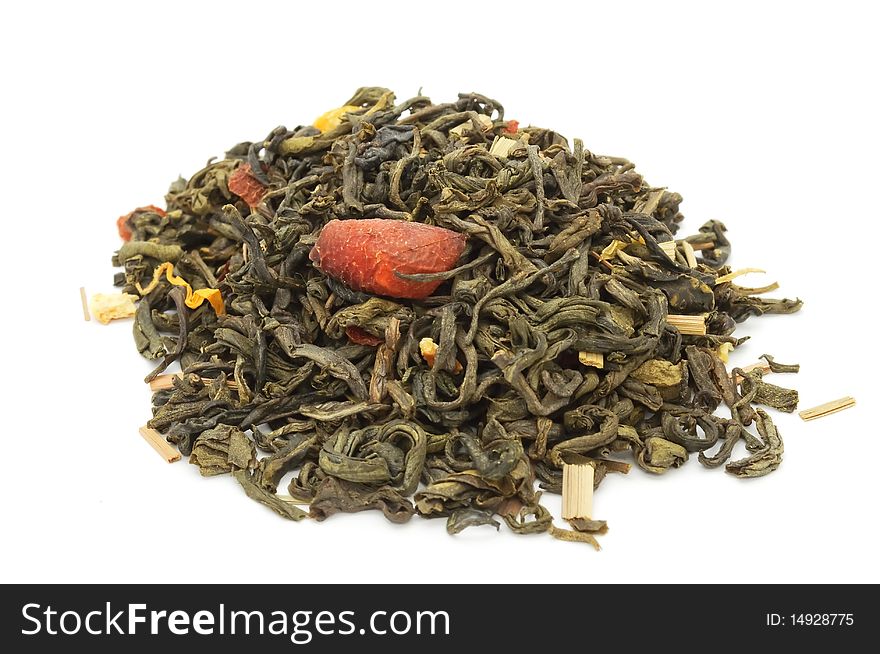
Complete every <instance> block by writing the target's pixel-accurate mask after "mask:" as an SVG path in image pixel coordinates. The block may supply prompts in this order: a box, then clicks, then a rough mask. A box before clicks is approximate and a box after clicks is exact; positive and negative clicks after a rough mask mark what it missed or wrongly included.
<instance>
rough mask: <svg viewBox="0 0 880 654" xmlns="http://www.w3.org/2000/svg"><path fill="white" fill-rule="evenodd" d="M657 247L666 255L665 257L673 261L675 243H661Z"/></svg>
mask: <svg viewBox="0 0 880 654" xmlns="http://www.w3.org/2000/svg"><path fill="white" fill-rule="evenodd" d="M657 245H659V246H660V249H661V250H663V251H664V252H665V253H666V256H667V257H669V258H670V259H672V260H673V261H675V241H663V242H662V243H658V244H657Z"/></svg>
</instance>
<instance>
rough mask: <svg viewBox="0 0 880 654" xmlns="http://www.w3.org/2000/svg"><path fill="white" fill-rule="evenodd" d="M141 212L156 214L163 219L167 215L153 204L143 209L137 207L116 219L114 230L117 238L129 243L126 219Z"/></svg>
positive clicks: (129, 234)
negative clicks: (117, 233) (116, 232)
mask: <svg viewBox="0 0 880 654" xmlns="http://www.w3.org/2000/svg"><path fill="white" fill-rule="evenodd" d="M142 211H149V212H150V213H157V214H159V215H160V216H162V217H163V218H164V217H165V216H166V215H167V214H166V213H165V210H164V209H160V208H159V207H157V206H156V205H154V204H148V205H147V206H145V207H138V208H137V209H135V210H134V211H129V212H128V213H127V214H125V215H124V216H119V218H117V219H116V229H117V231H118V232H119V236H120V237H121V238H122V240H123V241H130V240H131V228H130V227H129V226H128V219H129V218H131V217H132V216H133V215H135V214H136V213H140V212H142Z"/></svg>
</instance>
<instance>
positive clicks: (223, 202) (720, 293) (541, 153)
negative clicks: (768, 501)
mask: <svg viewBox="0 0 880 654" xmlns="http://www.w3.org/2000/svg"><path fill="white" fill-rule="evenodd" d="M681 199H682V198H681V196H680V195H678V194H677V193H672V192H669V191H667V190H665V189H662V188H655V187H652V186H650V185H649V184H648V183H647V182H646V181H645V180H644V179H643V178H642V176H641V175H640V174H639V173H637V172H636V171H635V170H634V167H633V165H632V164H631V163H629V162H628V161H626V160H625V159H620V158H616V157H604V156H597V155H594V154H593V153H591V152H589V151H588V150H585V149H584V147H583V144H582V143H581V142H580V141H578V140H575V141H574V146H573V148H570V147H569V144H568V142H567V141H566V139H564V138H563V137H561V136H560V135H559V134H556V133H555V132H553V131H550V130H547V129H542V128H537V127H526V128H521V127H519V126H518V124H517V122H516V121H508V120H505V118H504V109H503V108H502V106H501V105H500V104H499V103H498V102H496V101H495V100H492V99H489V98H486V97H483V96H481V95H477V94H462V95H460V96H459V98H458V99H457V100H456V101H454V102H451V103H447V104H432V103H431V101H430V100H429V99H428V98H426V97H416V98H413V99H411V100H407V101H406V102H403V103H401V104H395V100H394V96H393V94H392V93H391V92H389V91H387V90H386V89H380V88H363V89H360V90H359V91H358V92H357V93H356V94H355V96H354V97H353V98H351V99H350V100H349V101H348V102H347V103H346V104H345V105H344V106H343V107H340V108H339V109H337V110H333V111H330V112H328V113H327V114H325V115H323V116H321V117H320V118H319V119H318V120H317V121H316V123H315V124H314V125H312V126H308V127H300V128H298V129H296V130H293V131H290V130H287V129H286V128H284V127H279V128H276V129H275V130H273V131H272V132H271V133H270V134H269V135H268V136H267V137H266V139H265V140H263V141H259V142H255V143H249V142H246V143H241V144H239V145H237V146H235V147H234V148H232V149H231V150H230V151H229V152H227V153H226V158H225V159H223V160H222V161H217V162H214V163H210V164H209V165H208V166H207V167H206V168H204V169H203V170H201V171H199V172H197V173H196V174H195V175H193V176H192V177H191V178H190V179H189V180H188V181H186V180H183V179H181V180H178V181H177V182H175V183H174V184H173V185H172V187H171V189H170V191H169V193H168V195H167V196H166V202H167V208H166V209H165V210H162V209H159V208H157V207H152V206H150V207H142V208H140V209H137V210H135V211H133V212H132V213H130V214H128V215H126V216H123V217H122V218H120V220H119V223H118V226H119V230H120V235H121V236H122V237H123V239H125V240H126V243H125V244H124V245H123V246H122V247H121V248H120V250H119V251H118V252H117V253H116V255H115V257H114V264H116V265H119V266H123V267H124V274H120V275H118V276H117V285H119V286H122V287H123V290H124V292H126V293H130V294H133V295H136V296H137V297H138V298H140V299H139V301H138V305H137V311H136V315H135V323H134V335H135V341H136V343H137V347H138V350H139V351H140V352H141V354H143V355H144V356H145V357H147V358H149V359H156V360H159V361H160V363H159V366H158V367H157V368H156V370H155V371H154V372H153V373H152V374H151V375H149V377H148V378H147V381H151V380H153V379H154V378H156V377H157V376H158V375H159V374H160V373H162V372H163V371H164V370H165V369H166V368H167V366H169V365H170V364H171V363H172V362H174V361H179V362H180V365H181V368H182V370H183V374H182V375H181V376H179V377H175V378H174V381H173V385H172V386H171V387H170V388H166V389H164V390H160V391H158V392H156V393H155V394H154V396H153V405H154V408H153V414H154V415H153V418H152V420H151V421H150V422H149V426H150V427H152V428H154V429H156V430H158V431H159V432H162V433H163V434H165V436H166V438H167V440H168V441H169V442H170V443H173V444H175V445H176V446H177V447H178V448H179V450H180V452H181V453H182V454H184V455H187V456H189V459H190V462H192V463H194V464H196V465H198V466H199V468H200V470H201V472H202V474H204V475H216V474H222V473H231V474H232V475H233V476H234V477H235V478H236V479H237V480H238V482H239V483H240V484H241V485H242V486H243V487H244V490H245V491H246V492H247V494H248V495H249V496H250V497H252V498H254V499H256V500H258V501H259V502H262V503H263V504H266V505H267V506H269V507H270V508H272V509H274V510H275V511H277V512H278V513H279V514H281V515H282V516H284V517H287V518H290V519H293V520H299V519H301V518H304V517H307V516H310V517H313V518H316V519H318V520H323V519H324V518H326V517H327V516H329V515H331V514H334V513H338V512H353V511H361V510H365V509H378V510H380V511H382V512H383V513H384V515H385V516H386V517H387V518H388V519H389V520H392V521H394V522H404V521H406V520H408V519H409V518H410V517H412V515H413V514H419V515H420V516H423V517H428V518H431V517H445V518H446V519H447V522H446V524H447V529H448V530H449V531H450V532H451V533H457V532H458V531H460V530H461V529H464V528H465V527H468V526H471V525H480V524H492V525H495V526H496V527H497V526H499V524H500V522H499V520H496V518H499V519H503V521H504V522H506V523H507V525H508V526H509V527H510V528H511V529H512V530H513V531H515V532H518V533H536V532H545V531H549V532H550V533H552V534H554V535H555V536H557V537H559V538H563V539H566V540H583V541H586V542H591V543H593V544H595V540H594V539H593V536H592V533H595V532H598V531H603V530H604V528H605V525H604V523H603V522H602V521H596V520H590V519H586V518H584V517H581V518H577V519H574V520H570V524H571V526H572V528H573V530H568V529H559V528H557V527H555V526H553V525H552V518H551V516H550V514H549V512H548V511H547V510H546V509H545V508H544V507H543V506H542V505H541V503H540V496H541V490H543V491H546V492H553V493H559V492H561V490H562V469H563V466H564V465H568V464H579V465H584V464H589V465H592V466H593V468H594V480H595V482H594V483H595V485H598V484H599V483H600V482H601V480H602V478H603V477H604V475H605V474H606V472H615V471H616V472H621V471H622V472H625V471H627V470H628V469H629V464H627V463H625V462H624V461H623V460H622V459H621V458H620V456H619V455H620V454H621V453H628V455H629V456H630V457H631V458H632V460H633V461H634V462H635V464H636V465H638V466H639V467H641V468H643V469H644V470H647V471H649V472H651V473H663V472H666V471H667V470H668V469H670V468H674V467H678V466H680V465H682V464H683V463H684V462H685V461H686V460H687V459H688V456H689V454H690V453H694V452H699V460H700V462H701V463H702V464H704V465H706V466H709V467H714V466H721V465H724V464H726V470H727V471H728V472H730V473H732V474H734V475H737V476H741V477H752V476H759V475H763V474H766V473H768V472H771V471H772V470H774V469H776V467H778V465H779V463H780V460H781V457H782V451H783V446H782V441H781V439H780V438H779V435H778V433H777V431H776V429H775V428H774V426H773V423H772V422H771V420H770V418H769V417H768V415H767V414H766V413H765V412H764V411H762V410H761V409H754V408H753V407H752V405H753V404H767V405H770V406H774V407H777V408H780V409H783V410H787V411H790V410H793V409H794V407H795V405H796V404H797V394H796V393H795V392H794V391H789V390H787V389H783V388H781V387H778V386H773V385H771V384H767V383H765V382H764V381H762V379H761V370H760V369H757V370H754V371H751V372H747V371H742V370H739V369H737V370H735V371H733V376H731V375H732V373H731V372H730V371H728V370H727V369H726V368H725V365H724V361H726V358H727V353H728V351H729V350H730V349H732V347H735V346H736V345H737V344H739V343H740V342H741V341H740V340H739V339H737V338H735V337H733V336H732V335H731V334H732V333H733V331H734V328H735V326H736V323H737V322H740V321H742V320H745V319H746V318H748V317H749V316H751V315H761V314H764V313H791V312H794V311H797V310H798V309H799V308H800V304H801V303H800V301H792V300H768V299H759V298H758V297H757V295H759V294H760V293H762V292H764V291H766V290H772V288H773V287H767V288H763V289H749V288H743V287H741V286H738V285H736V284H735V283H734V282H733V281H732V280H733V278H734V277H736V276H737V275H736V273H731V271H730V269H729V268H728V267H726V266H725V265H724V264H725V260H726V259H727V257H728V255H729V252H730V244H729V242H728V241H727V239H726V238H725V227H724V226H723V225H722V224H721V223H719V222H714V221H711V222H708V223H706V224H705V225H703V227H701V228H700V230H699V232H698V233H697V234H696V235H693V236H689V237H687V238H686V239H683V240H678V241H676V240H674V234H675V232H676V230H677V228H678V223H679V222H680V221H681V219H682V215H681V214H680V213H679V211H678V207H679V203H680V202H681ZM334 220H335V221H337V222H334V223H331V221H334ZM339 221H342V222H341V223H340V222H339ZM347 221H356V222H351V223H348V222H347ZM362 221H363V222H362ZM418 223H423V224H424V225H429V226H432V227H433V228H437V229H436V232H432V234H434V235H435V236H437V238H433V237H431V238H429V237H427V236H425V235H421V236H420V235H416V236H415V238H416V240H415V241H412V240H410V238H409V235H410V234H411V233H415V231H420V230H421V231H423V230H422V227H424V225H419V224H418ZM328 224H330V225H332V226H334V227H332V230H333V231H334V233H331V227H328V228H327V230H328V231H327V233H326V234H322V229H323V228H324V227H325V225H328ZM368 224H369V230H370V233H369V235H366V232H365V231H363V230H365V229H367V227H366V226H367V225H368ZM386 227H387V238H385V237H384V236H383V235H385V234H386V232H385V228H386ZM377 229H378V230H379V231H378V232H377V231H376V230H377ZM336 232H338V233H339V234H344V236H339V235H338V234H336ZM450 233H451V234H450ZM425 234H427V232H426V233H425ZM444 235H446V236H448V238H447V237H444ZM319 239H320V241H319ZM419 239H421V240H419ZM368 241H369V242H368ZM316 245H318V247H316ZM455 248H457V250H456V249H455ZM331 264H332V265H331ZM319 266H320V267H319ZM428 287H430V290H428V292H427V293H424V292H423V290H424V289H425V288H428ZM413 288H416V289H417V290H416V291H413V290H411V289H413ZM401 289H404V290H401ZM405 289H410V290H405ZM419 289H421V290H419ZM377 292H381V293H384V294H376V293H377ZM767 358H768V367H769V368H772V369H773V370H774V371H778V372H779V371H788V370H790V369H793V368H794V367H793V366H783V365H780V364H776V363H775V362H773V361H772V358H770V357H767ZM722 403H723V404H725V405H727V407H728V408H729V415H730V418H723V417H719V416H716V415H714V411H715V410H716V409H717V408H718V407H719V406H720V405H721V404H722ZM752 423H754V426H755V428H756V432H757V433H751V432H750V431H748V430H747V427H748V426H749V425H751V424H752ZM740 441H742V442H743V443H744V444H745V446H746V448H747V450H748V453H747V455H746V458H743V459H741V460H735V461H732V462H729V459H730V458H731V453H732V451H733V449H734V446H735V445H736V444H737V443H738V442H740ZM258 452H261V453H263V454H262V456H261V455H259V454H258ZM289 472H293V473H294V474H293V475H292V481H290V483H289V485H288V487H287V488H286V489H285V490H286V493H287V494H279V493H278V486H279V484H280V483H281V481H282V478H284V477H285V475H286V474H287V473H289ZM305 504H308V505H309V511H308V512H306V511H304V510H303V509H302V508H300V506H298V505H305Z"/></svg>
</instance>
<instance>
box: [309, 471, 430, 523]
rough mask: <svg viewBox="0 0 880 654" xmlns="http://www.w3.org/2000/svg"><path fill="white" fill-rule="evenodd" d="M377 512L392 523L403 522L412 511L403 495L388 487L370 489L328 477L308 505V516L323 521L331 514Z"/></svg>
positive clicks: (410, 515)
mask: <svg viewBox="0 0 880 654" xmlns="http://www.w3.org/2000/svg"><path fill="white" fill-rule="evenodd" d="M369 509H377V510H379V511H381V512H382V514H383V515H384V516H385V517H386V518H388V520H390V521H391V522H397V523H401V522H406V521H407V520H409V519H410V518H411V517H412V515H413V513H415V509H414V508H413V505H412V503H410V501H409V500H407V499H406V498H405V497H404V496H403V495H401V494H400V493H398V492H397V491H396V490H394V489H393V488H390V487H388V486H380V487H379V488H377V489H371V488H370V487H368V486H364V485H362V484H354V483H351V482H347V481H344V480H341V479H335V478H334V477H327V478H326V479H324V481H322V482H321V484H320V485H319V486H318V491H317V493H316V494H315V498H314V499H313V500H312V503H311V505H310V510H311V515H312V517H314V518H315V519H317V520H326V519H327V518H328V517H330V516H331V515H333V514H334V513H357V512H359V511H367V510H369Z"/></svg>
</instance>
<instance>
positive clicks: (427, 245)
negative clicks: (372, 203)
mask: <svg viewBox="0 0 880 654" xmlns="http://www.w3.org/2000/svg"><path fill="white" fill-rule="evenodd" d="M464 243H465V236H464V234H459V233H458V232H453V231H450V230H448V229H443V228H442V227H432V226H431V225H425V224H423V223H409V222H404V221H402V220H392V219H384V218H367V219H364V220H331V221H330V222H329V223H327V224H326V225H324V228H323V229H322V230H321V235H320V236H319V237H318V242H317V243H315V247H313V248H312V251H311V252H310V253H309V259H311V260H312V261H313V262H314V264H315V267H316V268H318V269H319V270H321V271H322V272H324V273H326V274H327V275H330V276H331V277H335V278H336V279H338V280H340V281H341V282H343V283H345V284H346V285H348V286H349V287H351V288H353V289H355V290H356V291H366V292H367V293H375V294H377V295H387V296H389V297H398V298H408V299H412V300H421V299H424V298H426V297H428V296H429V295H430V294H431V293H433V292H434V290H435V289H436V288H437V287H438V286H440V284H441V283H442V281H435V282H415V281H410V280H407V279H402V278H400V277H398V276H397V275H396V274H395V273H406V274H414V273H436V272H445V271H447V270H451V269H452V267H453V266H455V263H456V262H457V261H458V257H460V256H461V253H462V251H463V250H464Z"/></svg>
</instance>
